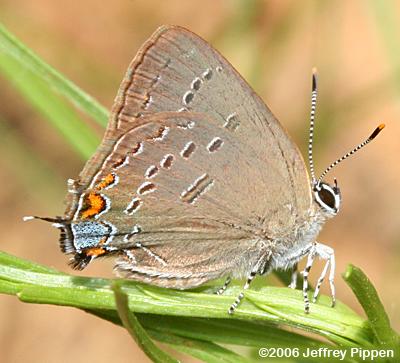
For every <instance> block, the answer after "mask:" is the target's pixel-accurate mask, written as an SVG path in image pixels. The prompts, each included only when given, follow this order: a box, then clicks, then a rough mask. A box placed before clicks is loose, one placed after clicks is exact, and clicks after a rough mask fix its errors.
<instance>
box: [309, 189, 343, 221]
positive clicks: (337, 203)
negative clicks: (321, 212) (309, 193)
mask: <svg viewBox="0 0 400 363" xmlns="http://www.w3.org/2000/svg"><path fill="white" fill-rule="evenodd" d="M322 190H326V191H328V192H329V193H331V194H332V195H333V198H334V201H335V206H334V208H332V207H331V206H329V205H328V204H326V203H325V202H324V201H323V200H322V199H321V197H320V196H319V193H320V192H321V191H322ZM314 196H315V200H316V202H317V203H318V204H319V205H320V206H321V207H322V208H324V209H325V210H326V211H327V212H329V213H332V214H337V212H338V211H339V207H340V193H339V192H338V191H337V188H335V189H334V188H332V187H331V186H330V185H328V184H325V183H321V184H320V185H318V189H317V190H315V191H314Z"/></svg>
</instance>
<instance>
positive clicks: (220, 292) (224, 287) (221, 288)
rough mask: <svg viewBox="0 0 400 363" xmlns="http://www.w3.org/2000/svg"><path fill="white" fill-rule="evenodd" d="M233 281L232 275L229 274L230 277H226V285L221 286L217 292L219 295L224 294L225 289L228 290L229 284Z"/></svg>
mask: <svg viewBox="0 0 400 363" xmlns="http://www.w3.org/2000/svg"><path fill="white" fill-rule="evenodd" d="M231 281H232V280H231V277H230V276H229V277H228V278H227V279H226V281H225V283H224V285H223V286H221V287H220V288H219V289H218V290H217V292H216V294H217V295H222V294H223V293H224V292H225V290H226V288H227V287H228V285H229V284H230V283H231Z"/></svg>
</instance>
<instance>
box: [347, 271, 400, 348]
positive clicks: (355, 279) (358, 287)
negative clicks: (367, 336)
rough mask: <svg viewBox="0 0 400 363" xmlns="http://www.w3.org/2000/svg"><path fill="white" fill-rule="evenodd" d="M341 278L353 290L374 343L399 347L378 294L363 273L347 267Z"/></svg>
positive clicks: (399, 342) (396, 336)
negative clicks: (372, 334) (368, 323)
mask: <svg viewBox="0 0 400 363" xmlns="http://www.w3.org/2000/svg"><path fill="white" fill-rule="evenodd" d="M343 278H344V280H345V281H346V282H347V284H348V285H349V286H350V288H351V289H352V290H353V292H354V294H355V295H356V297H357V300H358V301H359V303H360V304H361V306H362V307H363V309H364V311H365V313H366V314H367V317H368V320H369V322H370V323H371V328H372V331H373V333H374V336H375V340H376V343H378V344H379V345H387V346H397V347H399V344H400V340H399V336H398V335H397V334H396V333H395V332H394V331H393V329H392V327H391V326H390V321H389V317H388V316H387V314H386V311H385V308H384V307H383V304H382V302H381V301H380V299H379V296H378V293H377V291H376V289H375V287H374V286H373V285H372V284H371V282H370V280H369V279H368V277H367V276H366V275H365V274H364V272H363V271H362V270H361V269H360V268H358V267H356V266H353V265H349V266H348V267H347V269H346V272H345V273H344V274H343Z"/></svg>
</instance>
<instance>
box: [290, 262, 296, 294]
mask: <svg viewBox="0 0 400 363" xmlns="http://www.w3.org/2000/svg"><path fill="white" fill-rule="evenodd" d="M297 274H298V271H297V263H296V264H295V265H294V266H293V271H292V276H291V278H290V284H289V287H290V288H291V289H295V288H296V286H297Z"/></svg>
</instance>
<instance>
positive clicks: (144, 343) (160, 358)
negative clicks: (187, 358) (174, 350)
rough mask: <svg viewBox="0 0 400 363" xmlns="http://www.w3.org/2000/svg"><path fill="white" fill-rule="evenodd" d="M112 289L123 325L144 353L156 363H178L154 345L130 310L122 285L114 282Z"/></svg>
mask: <svg viewBox="0 0 400 363" xmlns="http://www.w3.org/2000/svg"><path fill="white" fill-rule="evenodd" d="M112 289H113V291H114V295H115V303H116V306H117V311H118V315H119V317H120V319H121V321H122V324H123V325H124V327H125V328H126V330H127V331H128V332H129V334H130V335H131V337H132V338H133V339H134V340H135V341H136V343H137V344H138V345H139V347H140V348H142V350H143V352H144V353H145V354H146V355H147V356H148V357H149V358H150V359H151V360H152V361H153V362H155V363H178V361H177V360H176V359H174V358H172V357H171V356H169V355H168V354H166V353H165V352H164V351H162V350H161V349H159V348H158V347H157V346H156V345H155V344H154V343H153V341H152V340H151V338H150V337H149V336H148V334H147V333H146V330H145V329H143V327H142V325H141V324H140V322H139V320H138V319H137V318H136V316H135V314H133V313H132V312H131V311H130V310H129V306H128V296H127V295H126V294H125V293H124V292H123V291H122V289H121V286H120V283H119V282H114V283H113V285H112Z"/></svg>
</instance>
